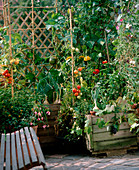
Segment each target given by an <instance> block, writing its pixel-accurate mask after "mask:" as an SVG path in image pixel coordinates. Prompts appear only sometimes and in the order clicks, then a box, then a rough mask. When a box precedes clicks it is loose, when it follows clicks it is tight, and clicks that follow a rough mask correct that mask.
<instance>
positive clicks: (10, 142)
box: [0, 127, 47, 170]
mask: <svg viewBox="0 0 139 170" xmlns="http://www.w3.org/2000/svg"><path fill="white" fill-rule="evenodd" d="M39 165H42V166H43V168H44V169H47V167H46V163H45V159H44V156H43V153H42V150H41V147H40V143H39V141H38V138H37V136H36V133H35V132H34V130H33V129H32V128H31V127H30V128H28V127H25V128H24V129H20V130H19V131H16V132H13V133H7V134H2V135H1V147H0V170H3V169H5V168H6V170H10V169H13V170H16V169H26V170H27V169H30V168H32V167H34V166H39Z"/></svg>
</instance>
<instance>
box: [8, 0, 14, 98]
mask: <svg viewBox="0 0 139 170" xmlns="http://www.w3.org/2000/svg"><path fill="white" fill-rule="evenodd" d="M8 25H9V45H10V59H12V37H11V34H12V31H11V18H10V2H9V0H8ZM11 77H12V97H14V80H13V67H12V66H11Z"/></svg>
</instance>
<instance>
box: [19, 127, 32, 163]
mask: <svg viewBox="0 0 139 170" xmlns="http://www.w3.org/2000/svg"><path fill="white" fill-rule="evenodd" d="M20 136H21V142H22V147H23V153H24V162H25V165H29V164H30V159H29V154H28V149H27V144H26V139H25V135H24V131H23V129H21V130H20Z"/></svg>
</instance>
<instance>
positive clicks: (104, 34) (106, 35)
mask: <svg viewBox="0 0 139 170" xmlns="http://www.w3.org/2000/svg"><path fill="white" fill-rule="evenodd" d="M104 35H105V41H106V50H107V57H108V62H110V57H109V50H108V43H107V35H106V31H104Z"/></svg>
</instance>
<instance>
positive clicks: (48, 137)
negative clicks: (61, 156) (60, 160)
mask: <svg viewBox="0 0 139 170" xmlns="http://www.w3.org/2000/svg"><path fill="white" fill-rule="evenodd" d="M49 107H50V112H51V114H50V116H48V124H49V126H50V127H49V128H45V129H43V127H42V126H41V125H40V126H39V127H38V131H37V136H38V137H39V141H40V144H41V146H42V147H47V146H48V147H49V146H54V145H55V144H56V143H57V138H56V135H55V128H54V125H55V121H56V118H57V115H58V111H60V104H50V105H49Z"/></svg>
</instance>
